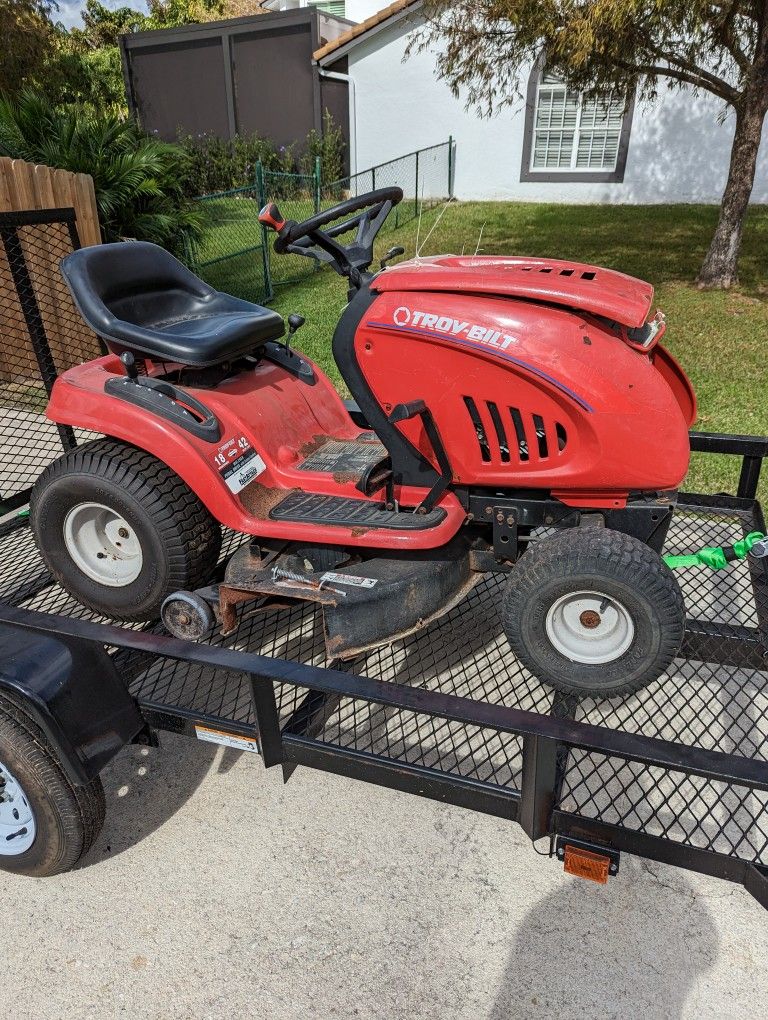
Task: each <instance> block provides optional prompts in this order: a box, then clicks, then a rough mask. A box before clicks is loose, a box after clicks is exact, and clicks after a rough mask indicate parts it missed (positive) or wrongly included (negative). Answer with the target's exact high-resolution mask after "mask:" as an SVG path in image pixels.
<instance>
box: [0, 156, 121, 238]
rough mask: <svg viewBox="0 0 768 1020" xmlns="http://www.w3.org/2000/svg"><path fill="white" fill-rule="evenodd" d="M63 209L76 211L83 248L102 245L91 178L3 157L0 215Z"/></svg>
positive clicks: (0, 174)
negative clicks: (30, 210)
mask: <svg viewBox="0 0 768 1020" xmlns="http://www.w3.org/2000/svg"><path fill="white" fill-rule="evenodd" d="M64 208H66V209H68V208H73V209H74V210H75V213H76V215H77V232H78V234H79V235H80V243H81V244H82V245H83V247H85V246H86V245H89V244H100V243H101V232H100V230H99V214H98V212H97V211H96V193H95V191H94V190H93V178H92V177H90V176H89V175H88V174H74V173H71V172H70V171H69V170H53V169H51V167H49V166H34V165H33V164H32V163H25V162H24V160H22V159H8V158H7V157H6V156H0V212H19V211H21V210H27V209H64Z"/></svg>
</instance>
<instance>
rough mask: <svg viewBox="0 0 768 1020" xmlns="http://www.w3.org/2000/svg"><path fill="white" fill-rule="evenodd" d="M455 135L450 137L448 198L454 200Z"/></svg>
mask: <svg viewBox="0 0 768 1020" xmlns="http://www.w3.org/2000/svg"><path fill="white" fill-rule="evenodd" d="M453 171H454V167H453V135H449V136H448V198H453Z"/></svg>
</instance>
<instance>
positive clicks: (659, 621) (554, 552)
mask: <svg viewBox="0 0 768 1020" xmlns="http://www.w3.org/2000/svg"><path fill="white" fill-rule="evenodd" d="M503 619H504V630H505V632H506V635H507V638H508V640H509V643H510V645H511V646H512V648H513V650H514V652H515V654H516V655H517V657H518V659H519V660H520V662H521V663H522V664H523V665H524V666H525V667H526V668H527V669H528V670H529V671H530V672H531V673H533V675H534V676H536V677H537V678H538V679H539V680H541V681H542V683H545V684H548V685H549V686H551V687H554V688H556V689H557V690H560V691H563V692H565V693H567V694H574V695H576V696H578V697H585V696H593V697H600V698H611V697H617V696H623V695H628V694H632V693H634V692H635V691H638V690H640V689H641V688H642V687H645V686H646V685H647V684H649V683H651V682H652V681H653V680H656V679H658V677H660V676H661V675H662V673H664V671H665V670H667V669H668V668H669V666H670V665H671V663H672V661H673V660H674V658H675V656H676V655H677V653H678V652H679V650H680V646H681V644H682V640H683V632H684V628H685V605H684V602H683V596H682V593H681V591H680V587H679V585H678V584H677V581H676V580H675V578H674V575H673V574H672V571H671V570H670V569H669V568H668V567H667V565H666V564H665V563H664V561H663V560H662V559H661V557H660V556H659V555H658V554H657V553H655V552H654V551H653V550H652V549H650V548H649V547H648V546H646V545H645V544H644V543H642V542H640V541H639V540H638V539H636V538H632V537H631V536H629V535H624V534H622V533H620V532H618V531H612V530H610V529H608V528H582V529H578V530H574V531H568V532H563V533H561V534H559V535H557V536H556V537H554V538H550V539H545V540H542V542H541V543H540V544H538V543H537V544H536V545H533V546H532V547H531V548H530V549H529V550H528V551H527V552H526V553H525V554H524V556H523V557H522V559H521V561H520V563H519V564H518V565H517V566H516V567H515V569H514V570H513V571H512V573H511V574H510V579H509V583H508V587H507V590H506V593H505V595H504V609H503Z"/></svg>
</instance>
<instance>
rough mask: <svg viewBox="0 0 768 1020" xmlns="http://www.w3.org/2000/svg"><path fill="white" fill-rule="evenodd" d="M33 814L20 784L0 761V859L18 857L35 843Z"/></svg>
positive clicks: (35, 831)
mask: <svg viewBox="0 0 768 1020" xmlns="http://www.w3.org/2000/svg"><path fill="white" fill-rule="evenodd" d="M36 835H37V825H36V823H35V813H34V811H33V810H32V806H31V805H30V803H29V799H28V798H27V795H26V794H25V793H24V790H23V788H22V785H21V783H20V782H19V781H18V780H17V779H16V778H15V777H14V776H13V775H11V773H10V772H9V771H8V769H7V768H6V767H5V765H3V763H2V762H1V761H0V857H18V856H19V854H23V853H26V852H27V850H29V848H30V847H31V846H32V844H33V843H34V842H35V836H36Z"/></svg>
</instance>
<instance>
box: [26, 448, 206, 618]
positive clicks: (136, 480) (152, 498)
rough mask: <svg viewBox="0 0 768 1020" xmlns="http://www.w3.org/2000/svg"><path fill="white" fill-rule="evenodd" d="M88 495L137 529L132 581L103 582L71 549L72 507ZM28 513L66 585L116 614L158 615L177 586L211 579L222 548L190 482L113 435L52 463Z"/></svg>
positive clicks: (97, 609)
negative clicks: (67, 532)
mask: <svg viewBox="0 0 768 1020" xmlns="http://www.w3.org/2000/svg"><path fill="white" fill-rule="evenodd" d="M89 502H93V503H97V504H101V505H103V506H108V507H109V509H110V510H113V511H114V512H116V513H118V514H119V515H120V516H121V517H122V518H124V519H125V521H126V522H127V523H128V524H129V525H130V526H131V527H132V528H133V529H134V530H135V536H136V538H137V539H138V541H139V543H140V546H141V550H142V566H141V571H140V573H139V574H138V576H137V577H136V578H135V579H133V580H131V581H130V583H126V584H123V585H121V586H119V587H113V586H109V585H107V584H103V583H100V582H99V581H98V580H94V579H93V578H92V577H89V576H88V575H87V574H86V573H84V572H83V571H82V570H81V569H80V567H79V566H78V564H77V563H76V562H75V560H74V559H73V558H72V556H71V555H70V553H69V552H68V550H67V547H66V545H65V542H64V523H65V520H66V518H67V514H68V513H69V512H70V511H71V510H72V509H73V508H75V507H77V506H78V505H79V504H84V503H89ZM30 519H31V524H32V530H33V532H34V535H35V540H36V541H37V545H38V548H39V550H40V554H41V556H42V558H43V560H44V561H45V564H46V566H47V567H48V569H49V570H50V572H51V574H53V576H54V577H55V579H56V580H57V581H58V582H59V584H60V585H61V586H62V588H64V589H65V590H66V591H68V592H69V593H70V595H72V596H73V597H74V598H75V599H77V601H78V602H80V603H81V604H82V605H84V606H86V607H87V608H88V609H92V610H93V611H94V612H96V613H99V614H100V615H102V616H107V617H111V618H112V619H114V620H123V621H128V622H136V621H148V620H155V619H157V618H158V617H159V615H160V607H161V606H162V604H163V601H164V599H165V598H166V597H167V596H168V595H170V594H171V593H172V592H175V591H179V590H182V589H194V588H199V587H201V586H203V585H204V584H205V583H206V582H207V581H209V580H210V577H211V575H212V573H213V571H214V568H215V566H216V562H217V560H218V557H219V552H220V550H221V528H220V526H219V524H218V523H217V522H216V521H215V520H214V518H213V517H212V516H211V514H210V513H209V512H208V510H207V509H206V508H205V507H204V506H203V504H202V503H201V502H200V500H199V499H198V498H197V496H196V495H195V494H194V493H193V492H192V490H191V489H190V488H189V486H187V485H186V484H185V483H184V482H183V481H182V480H181V479H180V478H179V477H178V476H177V475H175V474H174V473H173V472H172V471H171V470H170V468H168V467H167V466H166V465H165V464H163V463H162V462H161V461H159V460H157V459H156V458H155V457H153V456H151V454H148V453H145V452H144V451H143V450H139V449H137V448H136V447H135V446H130V445H128V444H127V443H121V442H118V441H117V440H112V439H97V440H95V441H94V442H92V443H86V444H85V445H83V446H81V447H78V448H77V449H76V450H73V451H72V452H71V453H67V454H65V455H64V456H63V457H60V458H59V459H58V460H56V461H54V462H53V464H51V465H50V466H49V467H48V468H46V470H45V471H44V472H43V473H42V475H41V476H40V478H39V479H38V481H37V483H36V485H35V487H34V489H33V491H32V498H31V501H30ZM99 555H101V554H99Z"/></svg>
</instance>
